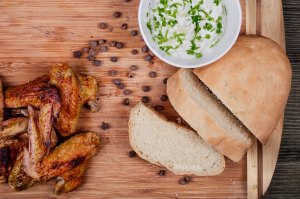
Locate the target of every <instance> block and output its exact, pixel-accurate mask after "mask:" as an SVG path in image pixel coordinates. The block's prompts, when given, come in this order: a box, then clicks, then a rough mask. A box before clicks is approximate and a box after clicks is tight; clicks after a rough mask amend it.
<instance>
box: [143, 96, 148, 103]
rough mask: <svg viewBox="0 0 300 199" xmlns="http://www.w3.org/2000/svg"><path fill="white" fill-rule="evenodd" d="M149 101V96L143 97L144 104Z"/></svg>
mask: <svg viewBox="0 0 300 199" xmlns="http://www.w3.org/2000/svg"><path fill="white" fill-rule="evenodd" d="M149 101H150V99H149V97H147V96H143V97H142V102H143V103H148V102H149Z"/></svg>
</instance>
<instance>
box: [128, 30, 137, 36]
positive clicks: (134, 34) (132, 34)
mask: <svg viewBox="0 0 300 199" xmlns="http://www.w3.org/2000/svg"><path fill="white" fill-rule="evenodd" d="M130 34H131V36H137V35H138V31H137V30H132V31H131V32H130Z"/></svg>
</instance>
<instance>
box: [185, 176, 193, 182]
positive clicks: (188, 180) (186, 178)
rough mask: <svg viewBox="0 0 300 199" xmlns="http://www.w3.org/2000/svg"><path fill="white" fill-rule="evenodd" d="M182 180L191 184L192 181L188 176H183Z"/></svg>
mask: <svg viewBox="0 0 300 199" xmlns="http://www.w3.org/2000/svg"><path fill="white" fill-rule="evenodd" d="M184 180H185V181H186V182H191V181H192V178H191V177H190V176H185V177H184Z"/></svg>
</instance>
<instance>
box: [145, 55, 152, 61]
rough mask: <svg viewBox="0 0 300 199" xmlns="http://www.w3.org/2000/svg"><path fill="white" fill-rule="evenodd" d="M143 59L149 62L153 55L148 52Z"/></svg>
mask: <svg viewBox="0 0 300 199" xmlns="http://www.w3.org/2000/svg"><path fill="white" fill-rule="evenodd" d="M145 60H146V61H148V62H151V61H152V60H153V56H152V55H150V54H148V55H146V56H145Z"/></svg>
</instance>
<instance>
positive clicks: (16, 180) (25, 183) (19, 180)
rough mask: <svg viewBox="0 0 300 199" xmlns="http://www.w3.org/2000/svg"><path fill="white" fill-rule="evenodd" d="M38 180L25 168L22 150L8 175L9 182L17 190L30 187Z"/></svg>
mask: <svg viewBox="0 0 300 199" xmlns="http://www.w3.org/2000/svg"><path fill="white" fill-rule="evenodd" d="M36 182H38V181H37V180H36V179H33V178H31V177H30V176H29V175H27V174H26V173H25V172H24V170H23V152H21V153H20V154H19V155H18V157H17V160H16V162H15V164H14V166H13V168H12V170H11V172H10V175H9V177H8V184H9V185H10V187H11V188H12V189H14V190H15V191H21V190H25V189H28V188H29V187H31V186H32V185H33V184H34V183H36Z"/></svg>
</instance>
